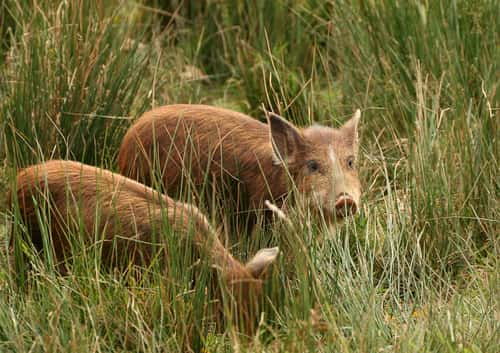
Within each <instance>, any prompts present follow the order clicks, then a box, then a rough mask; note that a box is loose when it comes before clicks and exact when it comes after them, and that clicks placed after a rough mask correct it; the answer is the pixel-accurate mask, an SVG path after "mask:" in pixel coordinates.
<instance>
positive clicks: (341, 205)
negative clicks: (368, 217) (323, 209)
mask: <svg viewBox="0 0 500 353" xmlns="http://www.w3.org/2000/svg"><path fill="white" fill-rule="evenodd" d="M357 211H358V205H357V204H356V201H354V199H353V198H352V197H351V196H349V195H347V194H342V195H340V196H339V197H337V201H335V212H336V214H337V217H340V218H344V217H347V216H351V215H355V214H356V212H357Z"/></svg>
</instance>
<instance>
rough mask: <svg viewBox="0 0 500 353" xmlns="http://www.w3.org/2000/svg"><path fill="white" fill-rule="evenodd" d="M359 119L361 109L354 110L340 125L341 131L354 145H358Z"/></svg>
mask: <svg viewBox="0 0 500 353" xmlns="http://www.w3.org/2000/svg"><path fill="white" fill-rule="evenodd" d="M360 119H361V110H359V109H358V110H356V112H355V113H354V115H353V116H352V118H351V119H349V120H348V121H347V122H346V123H345V124H344V125H342V128H341V129H342V131H343V133H345V134H346V137H347V138H348V140H349V141H352V144H353V145H354V146H357V145H358V140H359V137H358V125H359V120H360Z"/></svg>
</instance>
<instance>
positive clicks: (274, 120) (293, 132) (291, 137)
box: [266, 112, 304, 164]
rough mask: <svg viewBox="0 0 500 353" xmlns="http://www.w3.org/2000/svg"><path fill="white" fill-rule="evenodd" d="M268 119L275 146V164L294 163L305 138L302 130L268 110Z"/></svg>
mask: <svg viewBox="0 0 500 353" xmlns="http://www.w3.org/2000/svg"><path fill="white" fill-rule="evenodd" d="M266 115H267V121H268V124H269V131H270V135H271V144H272V146H273V161H274V163H275V164H282V163H285V164H287V163H293V162H294V161H295V160H296V158H297V154H298V153H299V151H300V149H302V148H303V146H304V140H303V138H302V134H301V133H300V131H299V130H298V129H297V128H296V127H295V126H294V125H293V124H291V123H289V122H288V121H286V120H285V119H284V118H282V117H281V116H279V115H277V114H275V113H271V112H268V113H267V114H266Z"/></svg>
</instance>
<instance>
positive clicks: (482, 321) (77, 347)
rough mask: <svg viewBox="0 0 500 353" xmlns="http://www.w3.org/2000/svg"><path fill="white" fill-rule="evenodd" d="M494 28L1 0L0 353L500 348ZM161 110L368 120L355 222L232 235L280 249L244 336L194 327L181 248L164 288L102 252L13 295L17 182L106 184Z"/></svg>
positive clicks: (430, 7) (342, 6) (257, 9)
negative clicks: (100, 173)
mask: <svg viewBox="0 0 500 353" xmlns="http://www.w3.org/2000/svg"><path fill="white" fill-rule="evenodd" d="M499 34H500V6H498V2H497V1H495V0H471V1H466V0H443V1H417V0H415V1H398V0H380V1H359V2H358V1H356V2H353V1H343V0H332V1H320V0H278V1H266V0H256V1H249V0H246V1H236V0H224V1H174V0H172V1H155V0H150V1H142V2H141V1H130V0H123V1H118V0H113V1H94V0H92V1H84V0H76V1H61V2H58V1H31V0H29V1H20V0H3V1H2V2H1V3H0V35H1V37H0V125H1V130H0V158H1V159H0V160H1V164H0V216H1V218H0V239H2V247H1V249H2V251H1V254H2V256H1V257H0V261H1V265H0V292H1V295H0V351H12V352H14V351H15V352H24V351H34V352H42V351H48V352H56V351H57V352H68V351H75V352H79V351H81V352H88V351H98V352H115V351H134V352H137V351H139V352H153V351H155V352H156V351H184V350H190V349H192V350H194V351H200V350H203V351H204V352H226V351H286V352H304V351H312V352H316V351H327V352H329V351H331V352H431V351H433V352H470V353H472V352H474V353H476V352H498V351H500V308H499V304H500V295H499V293H500V281H499V280H500V278H499V277H500V263H499V259H500V253H499V251H500V239H499V234H500V232H499V220H500V207H499V196H500V184H499V180H500V179H499V177H498V175H499V173H498V171H499V170H500V165H499V152H500V151H499V130H498V128H499V125H500V124H499V123H498V122H499V114H498V103H499V101H500V100H499V98H500V89H499V88H500V87H499V85H500V67H499V66H500V43H499V38H500V37H499ZM172 103H204V104H212V105H217V106H222V107H226V108H231V109H235V110H239V111H242V112H245V113H248V114H250V115H252V116H254V117H255V118H256V119H261V120H263V110H262V108H265V109H268V110H274V111H275V112H279V113H281V114H282V115H283V116H284V117H286V118H287V119H289V120H291V121H293V122H294V123H296V124H297V125H299V126H304V125H307V124H311V123H313V122H318V123H321V124H325V125H328V126H333V127H338V126H340V125H341V123H342V122H343V121H345V120H346V119H347V118H348V117H349V116H350V115H351V114H352V112H354V110H355V109H357V108H360V109H361V110H362V112H363V113H362V114H363V115H362V120H361V123H360V132H361V151H360V152H361V156H360V161H359V171H360V175H361V181H362V184H363V187H364V191H363V205H362V209H361V211H360V213H359V214H358V215H357V216H356V217H355V218H352V219H349V220H347V221H346V222H344V223H343V224H342V225H341V226H338V227H337V228H336V229H335V230H334V231H327V230H325V228H324V227H323V226H322V224H321V223H320V222H316V221H314V220H311V219H310V218H309V215H308V214H307V213H304V212H300V211H296V212H293V211H292V212H291V213H290V215H289V216H290V218H291V222H292V225H291V228H290V226H289V225H286V224H282V223H279V222H278V223H277V224H275V225H274V226H273V227H272V229H266V230H262V231H258V232H256V233H255V234H254V236H253V237H252V238H251V239H242V238H241V237H238V236H236V235H231V234H229V235H228V236H229V240H228V242H229V244H230V247H231V251H232V252H233V253H234V254H235V255H236V257H237V258H240V259H247V258H248V257H249V256H250V255H251V254H253V253H255V251H256V250H257V249H259V248H261V247H264V246H280V248H281V255H280V258H279V261H278V263H276V264H275V265H274V266H273V267H272V270H271V271H270V273H269V274H268V277H267V281H266V285H265V297H264V299H263V305H264V310H263V314H262V316H261V318H260V324H259V330H258V332H257V334H256V336H255V337H253V338H252V340H251V341H250V342H248V341H245V340H241V339H240V338H239V337H238V335H237V334H236V330H235V329H234V328H233V327H232V325H231V322H228V323H227V324H226V325H225V326H224V327H222V328H215V327H214V325H213V323H212V322H211V320H209V319H208V318H209V315H208V314H207V309H206V308H207V300H208V299H207V296H206V291H205V284H206V279H204V278H205V277H206V273H205V272H203V271H201V272H200V274H199V276H201V277H200V278H201V279H200V278H198V280H197V281H196V282H195V285H194V287H193V285H192V278H193V276H194V275H193V268H192V266H191V264H192V259H191V258H190V257H189V256H188V255H185V253H186V252H185V251H183V248H182V244H181V243H180V242H178V241H177V240H175V239H173V240H172V241H169V246H172V247H173V248H174V249H177V250H176V251H172V254H173V256H172V258H171V259H170V260H169V264H168V268H169V274H168V278H166V277H165V273H164V271H163V268H162V267H161V266H159V265H156V266H152V269H151V271H150V272H151V275H148V276H145V277H144V278H139V279H137V278H135V277H132V276H126V275H125V276H123V275H119V274H116V273H110V272H109V271H105V270H101V269H100V267H99V266H96V263H98V262H99V261H97V260H98V259H97V257H98V255H99V254H98V253H97V252H96V253H92V252H90V253H88V254H86V257H82V259H81V261H75V264H74V269H73V271H72V272H71V274H70V275H67V276H60V275H58V274H57V272H56V271H55V270H54V266H53V265H52V264H51V261H50V258H47V257H43V256H42V257H36V256H31V257H29V256H28V257H29V261H30V263H31V264H30V275H29V278H27V279H25V281H23V282H22V283H19V281H18V280H16V278H15V276H13V275H12V273H10V272H9V270H8V269H9V263H10V261H11V260H12V261H14V262H15V261H18V260H19V259H12V256H13V255H12V254H10V253H9V251H8V238H9V236H8V234H9V231H10V230H11V229H13V230H14V232H15V233H16V234H18V236H21V235H22V233H23V227H22V225H21V224H20V223H19V218H18V217H17V216H16V214H15V212H14V213H12V212H11V211H10V210H9V209H8V207H7V204H6V202H7V200H6V194H7V190H8V188H9V187H10V186H12V185H13V184H14V177H15V172H16V170H17V169H18V168H21V167H24V166H27V165H29V164H32V163H37V162H40V161H44V160H48V159H52V158H63V159H73V160H77V161H81V162H85V163H88V164H91V165H95V166H101V167H104V168H107V169H111V170H116V164H115V162H116V161H115V159H116V153H117V151H118V146H119V143H120V140H121V138H122V136H123V134H124V133H125V131H126V129H127V128H128V127H129V126H130V124H131V122H132V121H133V119H136V118H137V117H139V116H140V115H141V114H142V113H143V112H144V111H146V110H148V109H151V108H153V107H157V106H160V105H163V104H172ZM222 211H227V210H221V212H222ZM210 216H211V217H212V218H213V221H214V222H215V221H216V219H217V217H215V216H214V215H210ZM172 238H174V237H172ZM170 243H171V244H170ZM26 252H27V253H28V254H29V252H30V251H29V249H28V248H27V249H26ZM18 262H19V261H18Z"/></svg>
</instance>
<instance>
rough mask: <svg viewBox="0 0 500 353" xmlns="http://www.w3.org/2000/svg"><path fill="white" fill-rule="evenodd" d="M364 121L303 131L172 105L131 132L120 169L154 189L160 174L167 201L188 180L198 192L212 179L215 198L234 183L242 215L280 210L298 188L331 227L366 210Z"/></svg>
mask: <svg viewBox="0 0 500 353" xmlns="http://www.w3.org/2000/svg"><path fill="white" fill-rule="evenodd" d="M360 116H361V113H360V111H359V110H357V111H356V112H355V113H354V116H353V117H352V118H351V119H350V120H348V121H347V122H346V123H345V124H344V125H343V126H342V127H340V128H339V129H333V128H329V127H325V126H320V125H313V126H310V127H307V128H298V127H295V126H294V125H293V124H291V123H290V122H288V121H286V120H285V119H283V118H281V117H280V116H278V115H276V114H274V113H268V114H267V120H268V123H267V124H264V123H262V122H260V121H258V120H256V119H253V118H251V117H249V116H247V115H244V114H241V113H238V112H235V111H231V110H227V109H222V108H216V107H212V106H207V105H189V104H176V105H167V106H163V107H159V108H156V109H154V110H151V111H149V112H146V113H145V114H144V115H143V116H142V117H141V118H139V119H138V120H137V121H136V122H135V124H134V125H133V126H132V127H131V128H130V129H129V130H128V132H127V133H126V135H125V137H124V139H123V141H122V144H121V147H120V151H119V155H118V165H119V169H120V171H121V173H123V174H124V175H127V176H129V177H130V178H132V179H136V180H140V181H143V182H145V183H147V184H150V185H151V183H152V182H153V179H154V175H152V173H158V175H161V181H162V184H163V186H164V187H165V189H166V190H167V192H168V193H169V194H170V193H173V192H178V190H179V188H180V186H181V185H186V180H187V181H188V182H192V183H193V184H194V185H195V187H199V186H200V185H202V184H203V183H204V182H205V180H206V175H207V173H208V175H209V176H210V178H211V181H212V183H215V186H216V190H222V189H224V187H226V186H227V185H228V184H231V181H235V182H236V183H237V184H238V187H237V188H236V190H238V192H239V193H241V194H242V195H243V197H240V196H238V197H240V198H241V199H243V200H247V204H246V206H244V207H243V208H242V209H241V210H242V211H245V207H246V208H247V210H248V209H261V208H262V206H263V203H264V201H265V200H266V199H269V200H274V202H276V204H277V205H278V206H282V204H283V201H284V200H285V198H286V197H287V196H288V195H289V193H290V191H291V189H292V188H291V185H295V186H296V188H297V191H298V193H299V195H298V196H300V197H301V198H302V199H303V200H304V201H306V202H307V203H308V204H312V205H314V209H315V210H319V211H321V213H322V214H323V215H324V217H325V219H326V220H327V222H329V223H331V222H333V220H334V219H340V218H344V217H346V216H348V215H351V214H355V213H356V211H357V210H358V209H359V206H360V196H361V185H360V182H359V178H358V172H357V155H358V122H359V119H360ZM238 203H239V202H238ZM240 206H241V205H240ZM240 206H239V207H240Z"/></svg>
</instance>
